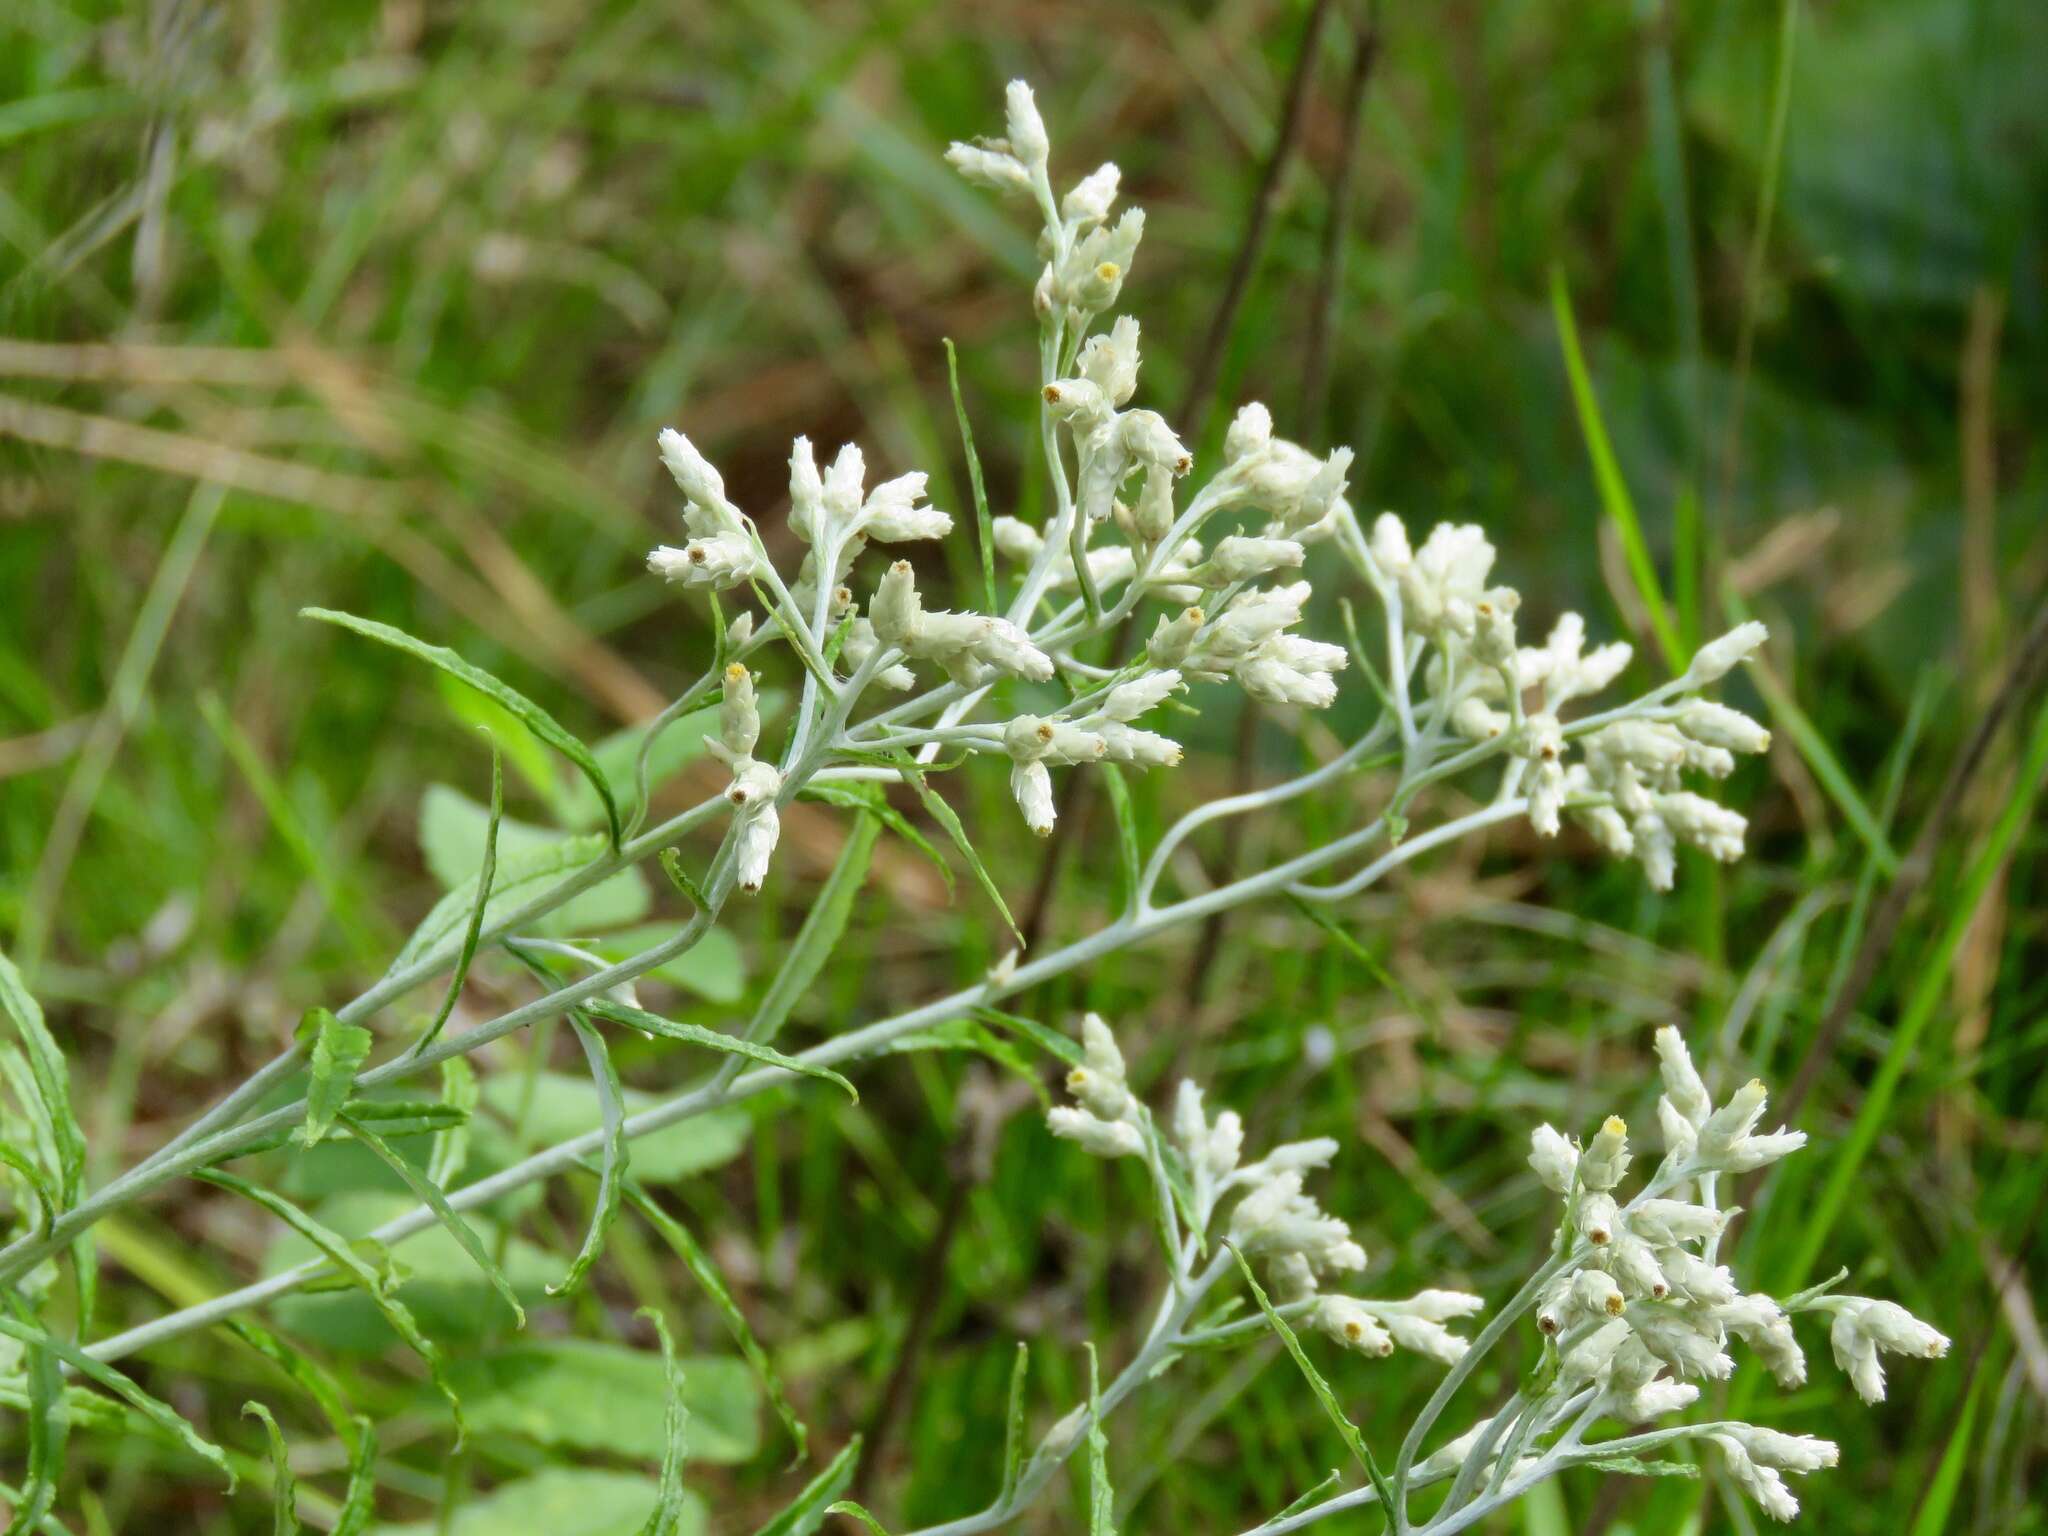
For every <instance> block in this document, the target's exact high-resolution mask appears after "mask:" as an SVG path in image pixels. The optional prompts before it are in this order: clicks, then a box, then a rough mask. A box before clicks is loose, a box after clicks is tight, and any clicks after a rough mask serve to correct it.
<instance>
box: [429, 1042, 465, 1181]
mask: <svg viewBox="0 0 2048 1536" xmlns="http://www.w3.org/2000/svg"><path fill="white" fill-rule="evenodd" d="M441 1102H442V1103H444V1104H446V1105H447V1106H448V1107H449V1108H450V1109H452V1110H455V1111H457V1112H459V1113H460V1115H461V1116H462V1118H461V1119H460V1120H459V1121H458V1122H457V1123H456V1124H454V1125H451V1126H449V1127H448V1129H447V1130H445V1131H441V1132H438V1133H436V1135H435V1137H434V1150H433V1152H432V1153H431V1154H430V1155H429V1156H428V1158H427V1177H428V1178H430V1179H432V1180H433V1181H434V1182H435V1183H436V1184H438V1185H440V1186H441V1187H442V1188H443V1189H446V1188H447V1187H448V1186H449V1185H451V1184H453V1183H454V1182H455V1181H456V1180H457V1179H459V1178H461V1177H462V1170H463V1167H464V1165H465V1164H467V1163H468V1161H469V1117H470V1116H471V1115H473V1114H474V1113H475V1112H476V1104H477V1092H476V1070H475V1069H474V1068H473V1067H471V1066H470V1064H469V1058H468V1057H466V1056H450V1057H449V1058H448V1059H447V1060H446V1061H444V1062H442V1063H441Z"/></svg>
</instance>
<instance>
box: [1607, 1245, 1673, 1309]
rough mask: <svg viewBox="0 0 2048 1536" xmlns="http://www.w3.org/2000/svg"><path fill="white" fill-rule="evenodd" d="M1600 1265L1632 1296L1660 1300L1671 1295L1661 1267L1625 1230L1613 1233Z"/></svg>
mask: <svg viewBox="0 0 2048 1536" xmlns="http://www.w3.org/2000/svg"><path fill="white" fill-rule="evenodd" d="M1601 1262H1602V1263H1604V1264H1606V1266H1607V1269H1608V1272H1609V1273H1610V1274H1612V1275H1613V1276H1614V1278H1615V1279H1616V1280H1618V1281H1619V1282H1620V1283H1621V1286H1622V1288H1623V1289H1624V1290H1626V1291H1627V1292H1628V1293H1629V1294H1630V1295H1632V1296H1647V1297H1649V1298H1650V1299H1651V1300H1652V1301H1662V1300H1663V1299H1664V1298H1665V1297H1666V1296H1669V1295H1670V1294H1671V1282H1670V1281H1669V1280H1667V1279H1665V1277H1664V1269H1663V1266H1662V1265H1660V1264H1659V1263H1658V1262H1657V1255H1656V1254H1654V1253H1652V1252H1651V1251H1650V1245H1649V1244H1648V1243H1646V1242H1643V1241H1642V1240H1641V1239H1640V1238H1637V1237H1633V1236H1631V1235H1630V1234H1629V1233H1628V1231H1626V1230H1625V1229H1623V1230H1617V1231H1616V1232H1615V1234H1614V1240H1613V1242H1611V1243H1610V1244H1609V1245H1608V1246H1607V1249H1606V1252H1605V1255H1604V1257H1603V1258H1602V1260H1601Z"/></svg>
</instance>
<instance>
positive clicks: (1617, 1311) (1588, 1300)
mask: <svg viewBox="0 0 2048 1536" xmlns="http://www.w3.org/2000/svg"><path fill="white" fill-rule="evenodd" d="M1572 1305H1573V1306H1575V1307H1577V1308H1578V1309H1579V1310H1580V1311H1582V1312H1586V1313H1590V1314H1591V1315H1593V1316H1595V1317H1599V1316H1603V1315H1604V1316H1607V1317H1619V1316H1621V1313H1622V1309H1623V1308H1624V1307H1626V1306H1627V1305H1628V1302H1627V1301H1626V1299H1624V1298H1623V1296H1622V1294H1621V1287H1620V1286H1618V1285H1616V1284H1615V1283H1614V1277H1613V1276H1612V1275H1609V1274H1607V1273H1606V1272H1605V1271H1603V1270H1598V1269H1582V1270H1580V1271H1579V1272H1578V1274H1576V1275H1574V1276H1573V1277H1572Z"/></svg>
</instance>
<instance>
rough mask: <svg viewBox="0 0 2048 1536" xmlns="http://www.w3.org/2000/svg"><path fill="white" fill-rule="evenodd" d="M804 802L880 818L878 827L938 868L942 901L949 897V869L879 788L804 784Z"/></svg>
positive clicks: (951, 877) (950, 883)
mask: <svg viewBox="0 0 2048 1536" xmlns="http://www.w3.org/2000/svg"><path fill="white" fill-rule="evenodd" d="M802 795H803V798H805V799H807V800H822V801H823V802H824V803H825V804H827V805H836V806H838V807H839V808H840V809H842V810H848V811H867V812H869V813H870V814H872V815H875V816H879V817H881V818H882V824H883V825H884V826H886V827H887V828H888V829H889V830H890V831H891V832H894V833H895V834H896V835H897V836H898V837H900V838H902V839H903V841H905V842H906V843H908V844H910V846H911V847H913V848H915V849H916V850H917V851H918V852H919V853H921V854H923V855H924V856H925V857H926V858H928V859H930V860H931V861H932V863H933V864H934V865H936V866H937V867H938V871H939V874H940V875H941V876H942V877H944V879H945V882H946V898H947V900H949V901H950V900H951V899H952V896H953V884H954V882H953V866H952V865H950V864H948V863H947V862H946V860H945V857H944V856H943V855H942V854H941V853H940V852H939V850H938V849H936V848H934V847H933V846H932V843H931V839H930V838H928V837H926V836H925V835H924V834H923V833H922V832H920V831H918V830H917V828H916V827H914V826H912V825H911V824H910V821H909V818H908V817H906V816H905V815H904V814H903V813H902V812H901V811H899V810H897V809H896V807H895V806H893V805H891V804H890V803H889V801H888V799H887V797H886V796H885V795H884V794H883V793H882V786H881V785H879V784H806V785H805V786H804V787H803V790H802Z"/></svg>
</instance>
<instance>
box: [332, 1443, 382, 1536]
mask: <svg viewBox="0 0 2048 1536" xmlns="http://www.w3.org/2000/svg"><path fill="white" fill-rule="evenodd" d="M376 1512H377V1427H376V1426H375V1425H374V1424H372V1423H371V1422H370V1421H369V1420H368V1419H357V1420H356V1421H355V1452H354V1454H353V1455H351V1456H350V1457H349V1460H348V1491H347V1492H346V1493H344V1494H343V1495H342V1499H341V1513H340V1514H339V1515H337V1516H336V1517H335V1521H334V1532H333V1536H363V1532H364V1531H365V1530H367V1529H368V1528H369V1524H370V1516H371V1515H373V1514H375V1513H376Z"/></svg>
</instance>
